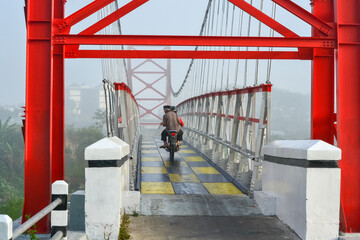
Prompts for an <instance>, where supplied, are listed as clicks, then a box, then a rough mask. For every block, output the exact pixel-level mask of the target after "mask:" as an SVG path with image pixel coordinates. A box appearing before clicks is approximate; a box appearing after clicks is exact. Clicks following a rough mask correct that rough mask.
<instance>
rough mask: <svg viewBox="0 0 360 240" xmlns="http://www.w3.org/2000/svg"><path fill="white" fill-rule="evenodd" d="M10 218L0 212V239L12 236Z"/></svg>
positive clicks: (5, 239)
mask: <svg viewBox="0 0 360 240" xmlns="http://www.w3.org/2000/svg"><path fill="white" fill-rule="evenodd" d="M12 228H13V225H12V219H11V218H10V217H9V216H8V215H3V214H0V240H9V239H11V238H12V237H13V232H12Z"/></svg>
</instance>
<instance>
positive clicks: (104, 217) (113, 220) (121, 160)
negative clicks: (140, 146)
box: [85, 137, 140, 240]
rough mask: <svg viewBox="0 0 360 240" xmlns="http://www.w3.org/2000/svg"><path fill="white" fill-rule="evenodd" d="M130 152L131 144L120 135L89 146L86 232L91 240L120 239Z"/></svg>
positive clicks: (86, 182)
mask: <svg viewBox="0 0 360 240" xmlns="http://www.w3.org/2000/svg"><path fill="white" fill-rule="evenodd" d="M129 153H130V146H129V144H127V143H126V142H124V141H122V140H121V139H119V138H118V137H110V138H103V139H101V140H99V141H97V142H96V143H94V144H92V145H90V146H88V147H87V148H86V149H85V160H87V161H88V164H89V167H87V168H86V169H85V232H86V235H87V237H88V238H89V239H90V240H92V239H103V238H104V236H105V237H106V238H107V239H118V234H119V226H120V214H121V208H124V203H123V198H124V196H125V195H127V192H128V191H129V174H130V167H129V160H128V158H129ZM138 198H139V199H138V200H139V201H140V195H139V196H138ZM134 202H135V201H134ZM124 210H128V209H124Z"/></svg>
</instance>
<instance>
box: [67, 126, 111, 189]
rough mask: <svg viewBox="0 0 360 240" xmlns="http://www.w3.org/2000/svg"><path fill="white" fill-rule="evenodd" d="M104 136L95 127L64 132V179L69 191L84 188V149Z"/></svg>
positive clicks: (70, 128)
mask: <svg viewBox="0 0 360 240" xmlns="http://www.w3.org/2000/svg"><path fill="white" fill-rule="evenodd" d="M103 137H104V135H103V134H102V133H101V131H100V130H99V129H98V128H97V127H94V126H92V127H86V128H74V127H73V126H68V127H66V130H65V178H66V181H67V182H68V183H69V185H70V191H75V190H79V189H83V188H84V184H85V167H86V165H87V163H86V161H85V160H84V152H85V148H86V147H87V146H89V145H91V144H92V143H94V142H96V141H98V140H99V139H101V138H103Z"/></svg>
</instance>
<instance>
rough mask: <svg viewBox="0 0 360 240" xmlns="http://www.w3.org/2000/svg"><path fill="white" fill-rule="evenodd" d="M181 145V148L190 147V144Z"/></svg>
mask: <svg viewBox="0 0 360 240" xmlns="http://www.w3.org/2000/svg"><path fill="white" fill-rule="evenodd" d="M180 147H181V148H189V146H188V145H181V146H180Z"/></svg>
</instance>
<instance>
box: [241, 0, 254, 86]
mask: <svg viewBox="0 0 360 240" xmlns="http://www.w3.org/2000/svg"><path fill="white" fill-rule="evenodd" d="M252 4H253V0H251V1H250V5H252ZM251 19H252V16H251V15H250V14H249V21H248V31H247V36H248V37H249V36H250V27H251ZM248 50H249V47H246V51H248ZM247 72H248V59H245V70H244V85H243V87H246V84H247Z"/></svg>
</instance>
